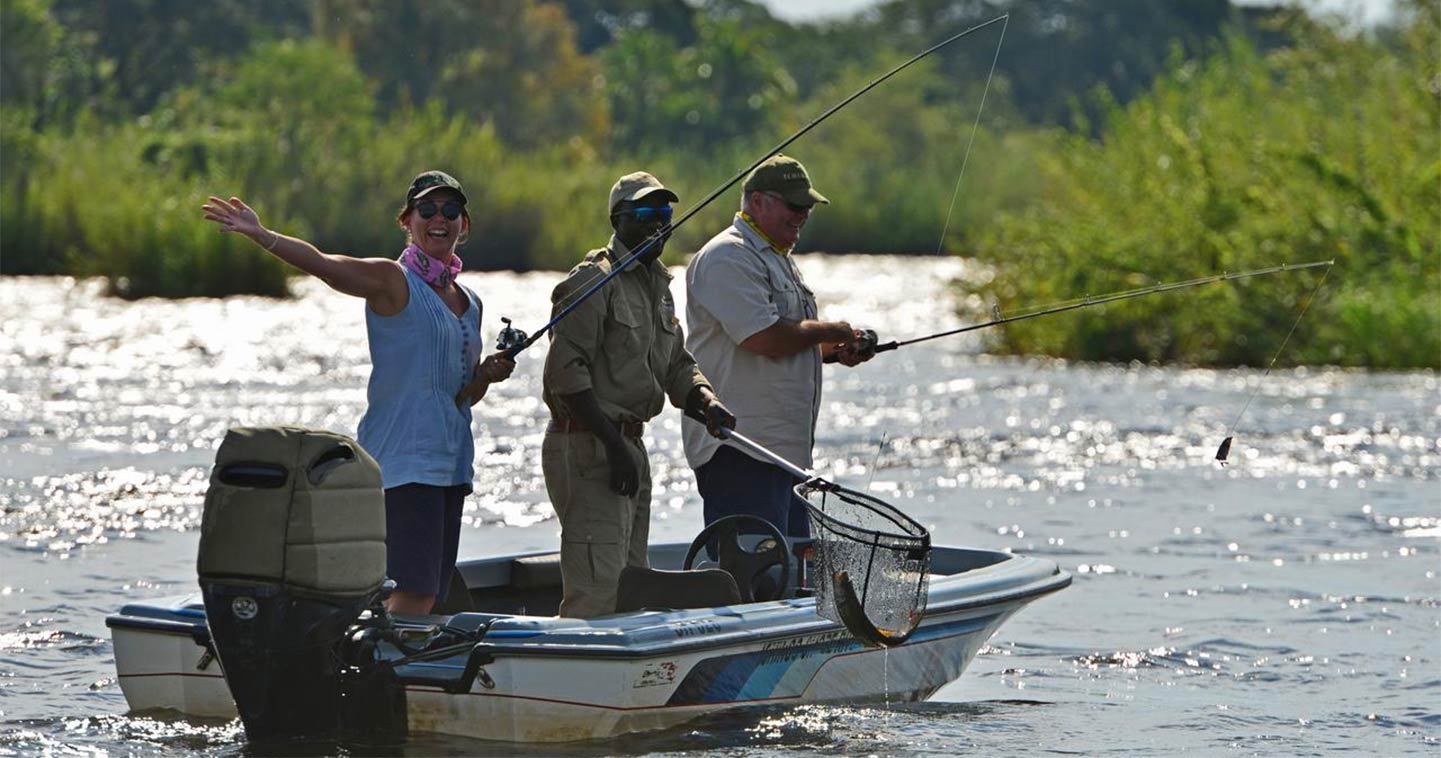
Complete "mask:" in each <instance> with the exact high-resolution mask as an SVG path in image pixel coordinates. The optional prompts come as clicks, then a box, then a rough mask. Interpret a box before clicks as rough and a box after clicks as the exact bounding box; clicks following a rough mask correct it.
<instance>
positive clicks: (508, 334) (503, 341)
mask: <svg viewBox="0 0 1441 758" xmlns="http://www.w3.org/2000/svg"><path fill="white" fill-rule="evenodd" d="M500 321H501V323H503V324H505V326H504V327H503V328H502V329H501V330H500V334H498V335H496V338H495V349H496V350H500V351H502V352H505V353H507V354H508V353H510V351H511V350H518V349H520V348H523V347H525V344H526V340H528V339H530V337H529V336H528V335H526V333H525V332H523V331H521V330H519V329H516V328H515V327H513V326H511V325H510V319H508V318H506V317H505V316H501V317H500Z"/></svg>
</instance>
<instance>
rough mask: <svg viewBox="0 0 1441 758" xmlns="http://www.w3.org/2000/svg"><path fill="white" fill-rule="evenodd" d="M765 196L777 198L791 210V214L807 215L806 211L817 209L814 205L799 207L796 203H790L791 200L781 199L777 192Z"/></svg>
mask: <svg viewBox="0 0 1441 758" xmlns="http://www.w3.org/2000/svg"><path fill="white" fill-rule="evenodd" d="M763 194H765V195H766V196H767V197H773V198H775V199H776V200H779V201H781V202H782V203H785V205H786V207H787V208H790V209H791V213H805V212H806V211H808V210H810V209H811V208H813V207H815V206H813V205H797V204H796V203H793V202H791V201H789V200H787V199H785V198H783V197H781V196H780V193H777V192H766V193H763Z"/></svg>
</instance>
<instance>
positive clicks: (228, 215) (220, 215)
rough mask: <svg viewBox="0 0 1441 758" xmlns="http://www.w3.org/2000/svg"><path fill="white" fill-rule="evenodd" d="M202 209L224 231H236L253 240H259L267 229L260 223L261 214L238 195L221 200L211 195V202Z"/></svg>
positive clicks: (201, 207)
mask: <svg viewBox="0 0 1441 758" xmlns="http://www.w3.org/2000/svg"><path fill="white" fill-rule="evenodd" d="M200 209H201V210H203V211H205V218H206V219H207V220H209V221H214V222H215V223H217V224H220V231H222V232H236V233H239V234H243V235H245V236H246V237H249V238H251V239H252V240H259V239H260V237H261V236H262V234H263V232H264V230H265V227H263V226H261V225H260V216H259V215H258V214H256V212H255V211H254V210H252V209H251V208H250V206H248V205H246V204H245V201H244V200H241V199H240V198H238V197H231V198H230V199H229V200H221V199H220V198H218V197H215V196H214V195H211V196H210V202H208V203H206V204H205V205H202V206H200Z"/></svg>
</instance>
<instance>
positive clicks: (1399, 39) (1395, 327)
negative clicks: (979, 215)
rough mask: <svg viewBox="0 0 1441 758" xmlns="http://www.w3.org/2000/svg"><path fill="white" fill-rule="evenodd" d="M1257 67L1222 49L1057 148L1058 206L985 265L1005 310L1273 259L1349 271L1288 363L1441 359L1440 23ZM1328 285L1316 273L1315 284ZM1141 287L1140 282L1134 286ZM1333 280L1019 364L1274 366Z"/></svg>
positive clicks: (1075, 329) (1231, 297)
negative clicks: (993, 269) (996, 267)
mask: <svg viewBox="0 0 1441 758" xmlns="http://www.w3.org/2000/svg"><path fill="white" fill-rule="evenodd" d="M1297 24H1298V28H1294V29H1292V30H1291V33H1292V34H1293V35H1294V37H1295V38H1296V39H1297V41H1298V44H1296V45H1295V46H1292V47H1287V48H1283V49H1278V50H1275V51H1273V52H1271V53H1270V54H1260V53H1258V52H1257V51H1256V50H1255V49H1254V47H1252V46H1251V45H1250V44H1249V43H1248V42H1247V41H1246V40H1244V39H1241V38H1239V37H1236V36H1228V37H1226V38H1224V39H1223V40H1221V41H1219V42H1218V49H1217V50H1216V51H1215V53H1214V54H1212V55H1209V56H1206V57H1205V58H1204V59H1202V60H1199V61H1185V60H1180V59H1178V60H1176V61H1175V62H1174V63H1173V64H1172V67H1171V69H1170V71H1168V72H1167V73H1166V74H1165V75H1164V76H1162V77H1161V78H1160V79H1159V80H1158V81H1157V82H1156V83H1155V85H1154V87H1153V88H1152V90H1151V91H1150V92H1149V93H1147V95H1146V96H1145V97H1141V98H1138V99H1136V100H1134V101H1132V102H1131V103H1130V104H1128V105H1126V106H1120V105H1117V106H1114V107H1113V108H1112V109H1111V112H1110V113H1109V114H1107V116H1106V120H1105V123H1104V125H1103V126H1102V127H1101V132H1102V134H1103V135H1104V137H1103V138H1102V139H1100V140H1092V139H1089V138H1086V137H1084V136H1073V135H1063V136H1061V137H1060V138H1059V142H1058V144H1057V146H1056V149H1054V150H1051V151H1048V152H1047V153H1046V156H1045V160H1044V161H1042V162H1041V164H1040V165H1041V166H1042V167H1043V170H1044V178H1043V180H1042V184H1043V185H1044V187H1045V191H1044V192H1043V193H1042V194H1041V195H1040V196H1039V197H1037V198H1036V199H1035V202H1034V203H1032V204H1030V205H1029V206H1027V207H1025V208H1022V209H1017V210H1008V211H1007V212H1006V213H1003V214H1001V215H1000V216H999V217H998V218H997V219H996V220H995V222H994V223H993V224H992V225H991V227H990V228H989V229H988V230H987V239H986V240H985V241H984V242H983V243H982V244H980V245H978V246H977V252H978V254H979V255H980V256H981V257H982V258H983V259H986V260H993V261H997V262H999V263H1001V264H1002V266H1003V274H1002V275H1000V276H998V277H997V278H996V280H995V284H994V285H993V287H992V288H991V292H992V294H993V295H994V296H995V298H996V300H997V301H998V302H999V303H1000V304H1001V307H1002V309H1003V310H1005V309H1008V308H1017V307H1023V306H1029V305H1035V304H1040V303H1046V302H1049V301H1053V300H1065V299H1069V298H1073V297H1077V296H1083V295H1085V294H1101V293H1104V292H1108V291H1113V290H1121V289H1129V288H1132V287H1137V286H1145V285H1147V284H1151V283H1155V282H1163V281H1170V280H1179V279H1187V278H1191V277H1194V276H1201V275H1205V274H1209V273H1219V272H1223V271H1239V270H1243V269H1249V268H1261V267H1265V266H1270V265H1276V264H1279V263H1287V262H1292V263H1301V262H1305V261H1314V260H1328V259H1333V258H1334V259H1335V261H1336V267H1335V269H1334V270H1333V271H1332V272H1331V274H1330V277H1329V280H1328V282H1327V283H1326V286H1325V288H1324V289H1322V290H1321V291H1320V292H1319V294H1318V296H1317V299H1316V303H1315V307H1314V308H1312V309H1311V310H1310V312H1309V313H1308V315H1307V316H1306V318H1305V319H1304V320H1302V321H1301V323H1300V326H1299V329H1298V331H1297V333H1296V335H1295V337H1293V341H1292V343H1291V345H1290V346H1289V347H1288V348H1287V349H1286V351H1285V352H1284V353H1283V354H1282V356H1281V361H1282V362H1286V363H1332V364H1341V365H1352V366H1436V365H1437V364H1438V361H1441V202H1438V200H1441V198H1438V191H1441V125H1438V94H1441V93H1438V89H1437V88H1438V83H1441V79H1438V78H1437V76H1438V74H1437V68H1436V61H1437V60H1441V56H1438V52H1441V14H1438V11H1437V10H1436V7H1435V6H1434V5H1433V6H1428V8H1427V9H1425V11H1424V14H1422V16H1421V17H1420V18H1419V19H1418V20H1417V21H1416V22H1415V23H1413V24H1411V25H1409V26H1408V27H1406V28H1405V29H1404V30H1402V31H1401V32H1400V33H1399V34H1398V35H1397V36H1396V37H1394V38H1392V39H1388V40H1385V41H1384V42H1374V41H1368V40H1363V39H1346V38H1342V37H1338V36H1337V35H1336V34H1335V33H1334V32H1331V31H1329V30H1327V29H1325V28H1321V27H1316V26H1313V25H1309V24H1303V23H1300V21H1299V20H1298V22H1297ZM1314 271H1320V269H1317V270H1314ZM1137 272H1144V274H1145V276H1144V278H1143V277H1140V276H1138V275H1137ZM1319 276H1320V274H1319V273H1314V274H1313V273H1312V272H1308V273H1306V274H1296V275H1289V276H1285V275H1283V276H1273V277H1266V278H1260V279H1253V280H1248V281H1247V282H1246V283H1243V284H1230V285H1224V286H1220V285H1217V286H1211V287H1206V288H1202V289H1199V290H1195V291H1192V292H1191V293H1189V294H1186V295H1177V296H1166V297H1157V298H1142V299H1137V300H1132V301H1127V302H1126V303H1122V304H1116V305H1112V306H1105V307H1103V308H1097V309H1094V310H1089V311H1085V312H1083V313H1078V314H1074V315H1071V316H1067V317H1063V318H1062V319H1050V320H1044V321H1043V320H1040V319H1038V320H1036V321H1033V322H1029V323H1025V324H1017V325H1014V326H1009V327H1007V328H1006V329H1005V331H1004V335H1003V337H1002V340H1003V345H1004V347H1005V348H1006V349H1009V350H1012V351H1015V352H1025V353H1030V352H1040V353H1047V354H1052V355H1064V356H1070V357H1075V358H1080V359H1086V360H1128V359H1130V360H1142V361H1188V362H1194V363H1200V364H1218V365H1237V364H1244V365H1253V366H1255V365H1265V364H1266V363H1267V362H1268V361H1269V360H1270V359H1271V356H1272V355H1274V354H1275V352H1276V350H1277V349H1278V348H1279V346H1280V341H1281V340H1282V339H1284V337H1285V336H1286V334H1287V331H1288V330H1289V328H1290V325H1291V323H1292V322H1293V321H1294V320H1295V317H1296V315H1297V313H1298V312H1299V309H1300V306H1301V304H1302V303H1304V302H1305V301H1306V299H1307V298H1308V297H1309V296H1310V293H1311V292H1312V291H1313V290H1314V288H1315V286H1316V284H1317V282H1318V277H1319Z"/></svg>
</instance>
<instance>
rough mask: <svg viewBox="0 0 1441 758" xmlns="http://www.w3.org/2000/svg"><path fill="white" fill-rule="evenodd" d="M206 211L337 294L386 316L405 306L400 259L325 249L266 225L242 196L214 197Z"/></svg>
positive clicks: (226, 229) (224, 228)
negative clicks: (354, 255) (357, 299)
mask: <svg viewBox="0 0 1441 758" xmlns="http://www.w3.org/2000/svg"><path fill="white" fill-rule="evenodd" d="M201 210H203V211H204V212H205V218H206V219H207V220H209V221H214V222H215V223H217V224H219V225H220V231H222V232H235V233H236V234H240V235H242V236H245V237H248V238H249V239H250V241H251V242H254V243H255V244H257V245H259V246H261V247H263V248H265V249H266V250H267V251H269V252H270V254H271V255H274V256H275V257H276V258H279V259H280V260H282V261H285V262H286V263H289V264H290V265H292V266H294V267H296V268H298V269H300V270H301V271H304V272H305V273H307V274H310V275H311V276H314V277H316V278H318V279H320V280H321V281H323V282H325V283H326V284H328V285H330V288H331V289H333V290H335V291H337V292H343V293H345V294H347V295H353V296H355V297H362V298H365V301H366V303H368V304H369V305H370V307H371V309H372V310H374V311H375V312H377V313H379V314H381V315H391V314H394V313H398V312H400V310H401V309H402V308H404V307H405V303H406V300H407V290H406V287H405V274H404V272H402V271H401V270H400V267H399V266H398V265H396V263H395V261H391V260H382V259H374V258H351V257H349V256H346V255H331V254H329V253H323V252H321V251H320V250H319V249H317V248H316V247H315V246H314V245H312V244H310V243H309V242H306V241H305V240H303V239H298V238H295V237H287V236H285V235H283V234H280V233H279V232H275V231H272V230H270V229H266V228H265V226H264V225H262V224H261V223H260V216H259V215H258V214H257V213H256V212H255V211H254V210H253V209H251V207H250V206H248V205H246V204H245V201H243V200H241V199H240V198H238V197H231V198H230V199H229V200H222V199H220V198H218V197H215V196H213V195H212V196H211V198H210V202H208V203H206V204H205V205H203V206H201Z"/></svg>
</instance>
